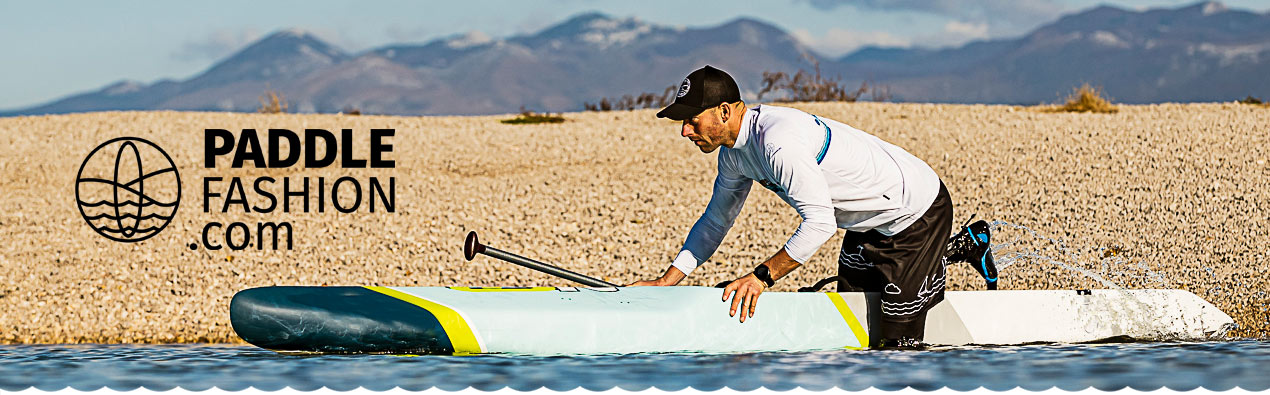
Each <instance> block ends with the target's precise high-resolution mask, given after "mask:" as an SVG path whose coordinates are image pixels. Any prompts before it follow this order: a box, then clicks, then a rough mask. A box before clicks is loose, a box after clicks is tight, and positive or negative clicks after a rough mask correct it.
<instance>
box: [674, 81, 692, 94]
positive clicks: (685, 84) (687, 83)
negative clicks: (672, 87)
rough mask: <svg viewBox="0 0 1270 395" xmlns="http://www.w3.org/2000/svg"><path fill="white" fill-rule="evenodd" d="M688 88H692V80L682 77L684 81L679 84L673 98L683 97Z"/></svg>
mask: <svg viewBox="0 0 1270 395" xmlns="http://www.w3.org/2000/svg"><path fill="white" fill-rule="evenodd" d="M688 89H692V81H689V80H688V79H687V78H684V82H683V83H682V84H679V93H678V94H676V95H675V98H680V97H684V96H686V95H688Z"/></svg>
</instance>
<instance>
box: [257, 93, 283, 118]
mask: <svg viewBox="0 0 1270 395" xmlns="http://www.w3.org/2000/svg"><path fill="white" fill-rule="evenodd" d="M287 107H288V106H287V99H286V97H284V96H282V93H279V92H277V91H274V90H273V89H270V88H268V87H267V86H266V87H265V93H264V94H262V95H260V108H257V109H256V112H258V113H261V114H281V113H285V112H287Z"/></svg>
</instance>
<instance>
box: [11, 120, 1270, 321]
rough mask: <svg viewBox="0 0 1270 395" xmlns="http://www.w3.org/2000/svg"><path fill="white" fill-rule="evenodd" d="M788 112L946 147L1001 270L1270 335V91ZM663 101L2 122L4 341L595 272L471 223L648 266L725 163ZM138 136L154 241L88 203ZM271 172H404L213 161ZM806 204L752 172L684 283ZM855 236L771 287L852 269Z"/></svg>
mask: <svg viewBox="0 0 1270 395" xmlns="http://www.w3.org/2000/svg"><path fill="white" fill-rule="evenodd" d="M790 106H792V107H797V108H801V109H803V110H806V111H808V112H811V113H815V114H817V115H819V116H821V117H828V118H833V119H836V120H839V121H842V122H845V123H847V124H850V125H852V126H854V127H856V128H859V129H862V130H864V131H867V132H870V133H872V134H875V135H877V136H879V137H881V138H882V139H884V140H886V141H889V142H891V143H894V144H896V145H899V146H901V147H904V148H905V149H907V150H909V151H910V152H912V153H913V154H915V155H917V156H918V157H920V158H922V159H924V160H926V161H927V163H929V164H930V165H931V167H933V168H934V169H935V171H936V172H937V173H939V174H940V176H941V177H942V178H943V180H944V182H945V184H946V185H947V187H948V189H949V192H950V193H951V195H952V197H953V200H954V205H955V221H956V222H957V223H961V222H963V221H965V220H966V219H967V218H969V217H970V215H971V214H974V215H976V217H975V218H976V219H987V220H989V221H991V222H993V223H994V228H995V229H994V234H993V237H994V240H993V243H994V245H995V246H994V250H995V251H996V257H997V260H998V265H999V269H1000V277H1001V282H1000V286H1001V288H1002V289H1084V288H1116V287H1123V288H1178V289H1183V290H1187V291H1190V292H1193V293H1195V294H1196V295H1199V296H1200V297H1202V298H1204V299H1205V300H1207V301H1209V302H1211V303H1213V304H1214V305H1215V306H1217V307H1218V308H1220V309H1221V310H1222V311H1224V312H1226V313H1227V314H1229V315H1230V316H1232V317H1234V319H1235V322H1236V323H1237V325H1238V327H1237V328H1236V329H1235V330H1234V331H1232V332H1231V333H1230V334H1229V335H1230V336H1232V337H1252V338H1263V339H1264V338H1267V337H1270V294H1268V292H1270V276H1267V275H1266V272H1267V271H1268V270H1270V252H1268V251H1267V249H1266V247H1267V246H1270V163H1268V161H1270V159H1268V158H1267V154H1270V108H1267V107H1264V106H1254V105H1245V104H1239V103H1201V104H1156V105H1122V106H1120V111H1119V112H1117V113H1113V114H1089V113H1054V112H1046V111H1041V110H1040V109H1038V108H1034V107H1019V106H998V105H950V104H897V103H801V104H791V105H790ZM654 113H655V110H639V111H619V112H586V113H566V114H563V116H564V118H566V122H564V123H558V124H537V125H511V124H504V123H501V122H500V120H504V119H509V118H511V117H512V116H511V115H504V116H479V117H431V116H429V117H399V116H373V115H359V116H351V115H334V114H272V115H265V114H239V113H202V112H169V111H152V112H105V113H84V114H70V115H55V116H35V117H12V118H0V141H3V144H2V145H0V174H3V178H0V180H2V181H0V190H3V191H4V193H3V194H0V240H3V241H4V243H0V343H9V344H12V343H173V342H177V343H186V342H229V343H235V342H242V340H241V339H239V338H238V337H237V336H236V335H235V334H234V332H233V329H232V328H231V327H230V323H229V311H228V308H229V301H230V299H231V298H232V296H233V295H234V293H235V292H237V291H239V290H242V289H245V288H250V287H258V286H269V285H381V286H566V285H576V284H572V283H569V282H567V281H564V280H558V279H555V278H552V277H549V276H547V275H545V274H540V273H537V272H533V271H530V270H528V269H524V268H520V267H518V266H514V265H510V264H506V263H502V262H499V261H496V260H493V259H490V258H477V259H476V260H474V261H471V262H468V261H465V260H464V259H463V256H462V247H463V237H464V236H465V235H466V234H467V232H469V231H476V232H478V233H479V234H480V235H481V240H482V241H483V242H485V243H487V244H488V245H490V246H494V247H497V248H501V249H504V250H508V251H512V252H515V253H518V254H520V255H524V256H528V257H532V258H535V259H539V260H542V261H545V262H551V263H554V264H557V265H559V266H561V267H563V268H566V269H569V270H572V271H575V272H580V273H584V274H588V275H591V276H594V277H598V278H603V279H606V280H608V281H610V282H614V283H622V284H625V283H630V282H633V281H636V280H641V279H651V278H654V277H656V276H658V275H660V274H661V273H662V272H664V271H665V270H666V268H667V266H668V265H669V264H670V261H671V259H672V258H673V257H674V256H675V254H676V253H678V251H679V247H680V246H681V244H682V242H683V239H684V237H685V236H686V235H687V233H688V230H689V228H690V227H691V226H692V224H693V222H694V221H695V220H696V219H697V217H698V216H699V215H700V214H701V212H702V211H703V210H704V208H705V205H706V203H707V201H708V200H709V198H710V190H711V185H712V182H713V179H714V175H715V155H714V154H709V155H707V154H702V153H700V152H699V151H698V150H697V149H696V147H695V146H693V145H692V144H691V142H689V141H688V140H687V139H684V138H683V137H681V136H680V135H679V133H678V126H679V124H678V123H677V122H671V121H667V120H661V119H657V118H656V117H655V116H654ZM206 128H219V129H227V130H230V131H238V130H242V129H247V128H253V129H257V130H261V131H262V132H263V131H264V130H266V129H269V128H285V129H290V130H294V131H301V130H304V129H306V128H322V129H326V130H332V131H338V130H340V129H352V130H353V131H354V133H356V134H357V135H358V136H362V137H359V138H358V139H356V140H355V142H356V144H354V145H353V146H352V150H353V152H354V154H355V155H356V156H358V157H361V158H365V157H366V156H367V155H368V154H367V151H368V144H367V141H368V139H367V138H366V137H365V135H367V134H368V133H369V131H370V130H371V129H377V128H391V129H394V130H395V131H396V133H395V135H394V136H393V137H391V139H390V141H391V144H392V151H391V152H390V153H389V154H388V156H389V158H391V159H392V160H393V161H395V167H392V168H354V169H346V168H340V167H338V166H331V167H324V168H305V167H303V166H293V167H285V168H254V167H251V166H245V167H243V168H231V167H230V166H229V165H228V164H229V159H228V158H227V157H226V158H221V159H220V162H218V166H217V167H215V168H208V167H205V158H204V129H206ZM120 136H135V137H141V138H144V139H147V140H149V141H152V142H154V143H155V144H156V145H158V146H160V147H162V148H163V149H164V150H165V151H166V152H167V153H168V154H169V155H170V156H171V159H172V161H173V162H174V164H175V166H176V167H177V168H178V169H179V172H180V178H181V181H182V183H181V196H182V197H181V205H180V208H179V210H178V211H177V214H176V215H175V218H174V219H173V220H172V221H171V223H170V224H169V225H168V226H167V227H166V228H165V229H164V230H162V231H161V232H160V233H158V234H157V235H155V236H154V237H152V238H149V239H147V240H144V241H141V242H136V243H121V242H116V241H112V240H109V239H107V238H105V237H102V236H101V235H99V234H97V233H96V232H94V230H93V229H92V228H90V227H89V226H88V224H86V223H85V219H84V217H83V216H82V215H81V213H80V211H79V210H78V209H77V208H76V188H77V185H76V177H77V172H78V170H79V168H80V166H81V164H82V163H83V162H84V158H85V156H87V155H88V153H89V152H90V151H92V150H93V149H94V147H96V146H97V145H98V144H101V143H103V142H105V141H107V140H109V139H112V138H115V137H120ZM264 176H267V177H273V178H276V179H282V178H285V177H291V178H294V179H300V178H304V177H308V178H310V179H317V178H318V177H322V178H325V179H326V180H328V182H329V180H334V179H338V178H340V177H352V178H354V179H358V180H362V181H363V182H364V181H365V180H368V179H370V178H371V177H375V178H378V179H379V180H380V181H381V182H383V183H384V184H385V185H387V182H388V180H389V178H392V179H393V180H394V182H395V187H394V188H395V207H394V209H393V211H392V212H387V211H386V210H384V209H383V207H382V206H381V207H378V208H377V211H376V212H369V211H368V210H367V209H366V207H365V204H366V202H362V204H363V206H362V209H361V210H358V211H355V212H352V213H348V214H344V213H337V212H334V211H333V210H330V209H329V208H328V209H327V210H326V211H325V212H316V211H312V212H303V211H300V210H295V209H294V208H293V209H292V210H291V211H290V212H281V211H280V210H275V211H274V212H271V213H258V212H243V211H242V210H229V211H228V212H221V207H220V205H219V202H221V201H223V200H213V201H212V202H213V204H211V205H210V210H206V211H205V210H204V208H205V207H204V187H205V180H206V178H207V177H223V178H226V179H228V178H230V177H241V178H243V179H244V180H251V179H256V178H258V177H264ZM214 185H219V186H217V187H216V188H221V189H223V188H224V185H225V184H224V183H221V184H214ZM365 186H366V185H365V184H363V187H365ZM248 188H249V191H250V185H248ZM219 192H220V193H224V191H223V190H222V191H219ZM248 197H250V198H255V196H254V195H249V196H248ZM310 200H311V201H312V202H316V201H317V200H316V198H315V197H314V198H311V199H310ZM295 203H297V202H292V204H295ZM253 204H256V203H253ZM327 204H328V207H329V204H330V203H329V202H328V203H327ZM284 221H285V222H288V223H290V224H291V225H292V227H293V233H292V236H293V240H294V241H293V244H292V246H291V249H289V250H288V249H281V250H276V251H275V250H272V249H270V248H265V249H257V248H256V246H254V245H253V246H252V247H250V248H247V249H244V250H239V251H233V250H229V249H227V248H226V249H220V250H211V249H208V248H206V247H205V246H204V245H201V240H200V239H201V237H202V234H203V230H204V228H205V226H206V225H207V224H209V223H211V222H221V223H232V222H243V223H246V224H250V225H251V226H250V227H251V228H252V230H253V231H254V230H255V224H256V223H259V222H284ZM798 222H799V218H798V216H797V214H796V213H795V211H794V210H793V209H792V208H790V207H789V206H788V205H786V204H785V203H783V202H782V201H780V199H779V198H778V197H777V196H776V195H775V194H773V193H771V192H768V191H765V190H763V188H755V189H754V190H753V191H752V192H751V194H750V196H749V199H748V202H747V204H746V206H745V208H744V209H743V210H742V212H741V214H740V217H739V218H738V219H737V221H736V224H735V225H734V227H733V228H732V231H731V232H730V233H729V235H728V237H727V238H726V239H725V240H724V242H723V244H722V246H721V247H720V249H719V252H718V253H716V254H715V256H714V257H712V258H711V259H710V263H707V264H706V265H704V266H702V267H701V268H698V269H697V271H695V272H694V273H693V274H692V276H690V277H689V278H687V279H686V280H685V281H684V283H683V285H705V286H713V285H714V284H716V283H718V282H721V281H726V280H732V279H735V278H737V277H740V276H742V275H744V274H747V273H749V272H750V270H751V269H752V268H753V267H754V265H756V264H758V263H760V262H762V261H763V260H764V259H766V258H767V257H769V256H771V255H772V254H773V253H775V252H776V251H777V249H779V248H780V247H781V246H782V245H783V243H784V241H785V240H786V239H787V238H788V237H789V235H790V234H791V233H792V232H793V230H794V228H795V227H797V225H798ZM842 234H843V231H842V230H839V231H838V234H837V235H836V236H835V237H834V238H832V239H830V241H829V242H827V243H826V244H825V245H824V246H822V247H821V249H820V250H819V252H818V253H817V255H816V256H815V257H813V258H812V260H811V261H809V262H808V263H807V264H805V265H803V266H802V267H800V268H799V269H798V270H796V271H795V272H793V273H792V274H791V275H790V276H788V277H786V278H784V279H782V280H781V281H779V282H778V283H777V285H776V286H775V288H774V290H775V291H794V290H796V289H797V288H799V287H801V286H805V285H809V284H812V283H814V282H816V281H817V280H820V279H822V278H825V277H828V276H831V275H834V274H836V267H835V262H836V257H837V254H838V247H839V245H840V243H841V238H842ZM222 241H223V240H222ZM983 287H984V285H983V281H982V279H981V278H979V276H978V274H977V273H975V272H974V270H973V269H971V268H970V267H969V266H967V265H954V266H950V268H949V289H950V290H975V289H983ZM830 288H832V286H831V287H830Z"/></svg>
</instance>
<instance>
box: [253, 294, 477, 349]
mask: <svg viewBox="0 0 1270 395" xmlns="http://www.w3.org/2000/svg"><path fill="white" fill-rule="evenodd" d="M229 320H230V323H231V324H232V325H233V327H234V332H237V333H238V336H239V337H242V338H243V340H246V341H247V342H248V343H251V344H253V345H256V346H258V347H261V348H267V349H270V350H275V351H302V352H319V353H392V354H453V353H454V348H453V346H452V345H451V343H450V338H449V337H448V336H447V335H446V333H445V329H443V328H442V326H441V323H440V322H438V321H437V318H436V317H435V316H433V315H432V313H430V312H428V310H425V309H423V308H420V307H419V306H415V305H413V304H410V303H408V302H405V301H402V300H400V299H397V298H394V297H391V296H388V295H384V294H382V293H379V292H375V291H372V290H369V289H366V288H363V287H263V288H252V289H248V290H244V291H241V292H238V293H237V294H235V295H234V299H233V300H232V301H230V303H229Z"/></svg>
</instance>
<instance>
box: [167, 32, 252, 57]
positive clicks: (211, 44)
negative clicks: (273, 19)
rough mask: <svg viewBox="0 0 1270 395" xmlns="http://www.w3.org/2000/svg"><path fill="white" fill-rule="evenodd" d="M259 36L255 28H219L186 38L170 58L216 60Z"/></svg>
mask: <svg viewBox="0 0 1270 395" xmlns="http://www.w3.org/2000/svg"><path fill="white" fill-rule="evenodd" d="M260 37H261V33H260V31H259V30H256V29H251V28H248V29H240V30H227V29H220V30H216V31H214V32H212V33H211V34H208V35H207V36H205V37H200V38H197V39H193V40H187V41H186V42H185V43H184V44H182V45H181V48H180V49H178V50H177V51H176V52H175V53H173V54H172V58H173V59H176V60H179V61H185V62H198V61H206V60H217V59H220V58H222V57H225V56H226V55H229V54H231V53H233V52H234V51H237V50H240V49H242V48H243V47H245V46H247V44H250V43H252V42H254V41H256V40H258V39H260Z"/></svg>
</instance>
